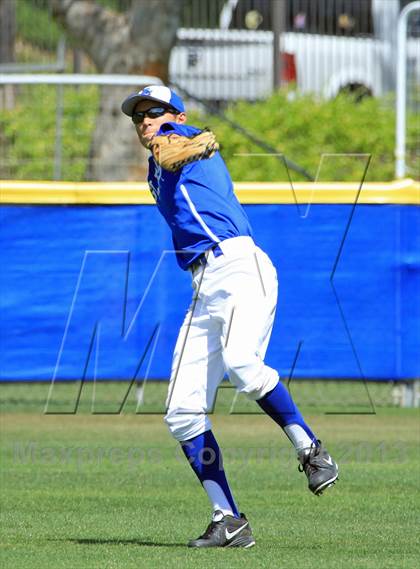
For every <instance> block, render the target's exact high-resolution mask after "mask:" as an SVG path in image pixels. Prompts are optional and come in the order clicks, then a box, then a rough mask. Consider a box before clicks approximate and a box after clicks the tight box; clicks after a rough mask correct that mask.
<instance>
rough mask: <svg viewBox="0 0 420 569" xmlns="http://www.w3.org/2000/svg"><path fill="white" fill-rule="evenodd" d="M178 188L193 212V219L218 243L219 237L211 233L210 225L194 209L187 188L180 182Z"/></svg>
mask: <svg viewBox="0 0 420 569" xmlns="http://www.w3.org/2000/svg"><path fill="white" fill-rule="evenodd" d="M180 188H181V192H182V195H183V196H184V198H185V199H186V200H187V203H188V205H189V207H190V210H191V213H192V214H193V216H194V217H195V219H196V220H197V221H198V223H199V224H200V225H201V227H202V228H203V229H204V231H205V232H206V233H207V235H208V236H209V237H210V239H212V240H213V241H214V242H215V243H220V239H219V238H218V237H216V235H215V234H214V233H213V231H212V230H211V229H210V227H209V226H208V225H207V224H206V222H205V221H204V219H203V218H202V217H201V215H200V214H199V213H198V211H197V210H196V209H195V205H194V204H193V203H192V201H191V198H190V196H189V195H188V192H187V188H186V187H185V186H184V184H181V186H180Z"/></svg>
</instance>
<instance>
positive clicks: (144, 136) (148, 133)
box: [134, 101, 186, 148]
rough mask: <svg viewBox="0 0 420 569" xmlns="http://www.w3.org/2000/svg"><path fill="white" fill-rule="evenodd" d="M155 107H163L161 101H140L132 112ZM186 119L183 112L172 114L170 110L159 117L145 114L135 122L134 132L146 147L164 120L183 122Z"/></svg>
mask: <svg viewBox="0 0 420 569" xmlns="http://www.w3.org/2000/svg"><path fill="white" fill-rule="evenodd" d="M156 107H160V108H162V107H164V105H162V103H157V102H155V101H140V102H139V103H137V105H136V106H135V108H134V112H135V113H138V112H140V111H148V110H150V109H153V108H156ZM185 120H186V116H185V113H179V114H174V113H171V112H170V110H169V109H168V111H167V112H166V113H165V114H163V115H161V116H160V117H153V118H152V117H148V116H147V115H146V116H145V117H144V119H143V121H142V122H140V123H139V124H136V125H135V127H136V132H137V136H138V137H139V140H140V142H141V144H142V145H143V146H144V147H145V148H148V147H149V144H150V142H151V140H152V138H153V137H154V136H155V134H156V133H157V131H158V130H159V128H160V127H161V125H163V124H164V123H166V122H177V123H183V122H185Z"/></svg>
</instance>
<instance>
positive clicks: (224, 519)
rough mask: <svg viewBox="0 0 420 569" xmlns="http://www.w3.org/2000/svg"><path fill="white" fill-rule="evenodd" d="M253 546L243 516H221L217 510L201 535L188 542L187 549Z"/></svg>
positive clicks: (253, 542)
mask: <svg viewBox="0 0 420 569" xmlns="http://www.w3.org/2000/svg"><path fill="white" fill-rule="evenodd" d="M253 545H255V539H254V537H253V535H252V531H251V528H250V526H249V522H248V520H247V519H246V517H245V515H244V514H241V517H240V518H235V517H234V516H229V515H226V516H224V515H223V512H221V511H220V510H217V511H216V512H214V514H213V520H212V521H211V522H210V524H209V525H208V527H207V529H206V531H205V532H204V533H203V535H200V537H198V538H197V539H193V540H191V541H190V542H188V547H244V548H249V547H252V546H253Z"/></svg>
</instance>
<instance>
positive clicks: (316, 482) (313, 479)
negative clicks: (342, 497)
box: [298, 441, 338, 496]
mask: <svg viewBox="0 0 420 569" xmlns="http://www.w3.org/2000/svg"><path fill="white" fill-rule="evenodd" d="M318 444H319V446H315V444H312V446H311V447H310V448H307V449H304V450H302V451H300V452H299V453H298V460H299V462H300V465H299V471H300V472H305V474H306V476H307V478H308V488H309V490H310V491H311V492H313V493H314V494H316V495H317V496H320V495H321V494H322V492H323V491H324V490H326V489H327V488H329V487H330V486H332V485H333V484H335V481H336V480H337V479H338V465H337V464H336V463H335V462H334V460H333V459H332V458H331V456H330V455H329V454H328V452H327V450H326V449H325V448H323V446H322V444H321V441H318Z"/></svg>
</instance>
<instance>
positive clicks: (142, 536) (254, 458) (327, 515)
mask: <svg viewBox="0 0 420 569" xmlns="http://www.w3.org/2000/svg"><path fill="white" fill-rule="evenodd" d="M10 389H12V388H8V397H6V406H5V407H4V408H3V414H2V419H1V453H2V454H1V516H2V546H1V559H0V565H1V567H2V568H3V569H6V568H16V569H26V568H31V569H38V568H39V569H45V568H46V567H54V568H56V569H59V568H72V569H75V568H83V569H85V568H86V569H88V568H89V569H90V568H101V569H108V568H109V569H111V568H124V569H125V568H136V569H137V568H147V569H153V568H171V569H173V568H175V567H181V568H186V569H188V568H194V569H200V568H203V569H204V568H205V569H209V568H213V567H215V566H217V565H220V566H221V567H226V568H229V569H230V568H236V567H238V568H239V567H240V568H241V569H243V568H244V567H267V568H272V567H273V568H274V567H285V568H287V569H291V568H292V569H295V568H296V569H305V568H308V569H309V568H311V569H312V568H313V567H319V568H328V569H330V568H335V567H337V568H361V569H362V568H363V569H370V568H378V569H379V568H392V569H396V568H413V569H414V567H417V566H418V565H417V563H418V558H419V554H420V551H419V548H418V534H417V531H416V524H417V523H418V519H419V513H420V507H419V496H418V483H419V472H420V458H419V443H420V440H419V437H420V431H419V415H418V411H415V410H400V409H379V410H378V412H377V414H376V415H375V414H373V415H364V416H361V415H332V416H328V415H323V414H321V413H314V412H312V411H311V409H308V410H307V412H308V413H309V415H308V414H307V418H308V421H309V422H310V424H311V425H312V426H313V428H314V429H315V431H316V432H317V434H318V436H319V437H320V438H322V439H323V440H324V441H325V442H326V443H327V444H328V449H329V450H330V452H331V453H332V454H333V455H334V457H335V458H336V459H337V461H338V462H339V464H340V481H339V482H338V484H337V485H336V486H335V487H334V488H333V489H332V490H330V491H329V493H326V494H325V495H324V496H322V497H321V498H316V497H315V496H313V495H312V494H310V493H309V491H308V490H307V489H306V479H305V477H304V475H303V474H299V473H298V471H297V462H296V459H295V458H294V456H293V453H292V451H291V449H290V447H289V444H288V442H287V440H286V439H285V437H284V436H283V435H282V433H281V432H280V431H279V430H278V428H277V427H276V426H275V424H274V423H273V422H271V420H269V419H268V418H266V417H264V416H261V415H236V416H235V415H227V414H222V413H220V414H219V413H215V415H214V416H213V419H212V420H213V424H214V430H215V433H216V435H217V437H218V439H219V441H220V443H221V445H222V447H223V448H224V449H225V464H226V469H227V472H228V477H229V479H230V481H231V485H232V487H233V489H234V493H235V496H236V498H237V501H238V503H239V506H240V508H241V510H243V511H245V513H246V514H247V516H248V518H249V519H250V522H251V525H252V527H253V531H254V535H255V538H256V541H257V545H256V547H254V548H253V549H251V550H234V549H232V550H217V551H214V550H208V551H196V550H190V549H188V548H186V547H185V543H186V541H187V540H188V539H189V538H191V537H196V536H197V535H198V534H199V533H201V532H202V530H203V529H204V528H205V526H206V524H207V523H208V519H209V506H208V502H207V498H206V495H205V493H204V492H203V490H202V489H201V487H200V485H199V483H198V482H197V480H196V479H195V476H194V474H193V472H192V471H191V470H190V468H189V466H188V464H187V463H186V461H185V459H183V458H182V457H181V456H180V454H179V451H178V446H177V444H176V443H175V441H173V440H172V439H171V437H170V436H169V434H168V432H167V429H166V427H165V425H164V424H163V421H162V417H161V416H159V415H135V414H134V413H126V414H122V415H109V416H106V415H91V414H89V413H88V412H85V413H81V414H80V413H78V414H76V415H43V414H42V411H40V410H35V409H34V407H33V402H34V401H38V399H37V397H39V389H40V387H39V386H37V387H35V386H34V394H33V397H32V399H31V401H32V407H30V406H29V407H25V406H24V405H23V404H22V400H21V398H20V397H16V399H15V401H14V402H13V400H12V398H11V397H10ZM37 389H38V391H36V390H37ZM6 391H7V390H6ZM25 393H26V394H28V393H30V388H29V387H26V391H25ZM37 393H38V395H37ZM28 400H29V399H28ZM40 401H41V398H40ZM416 560H417V561H416Z"/></svg>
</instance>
